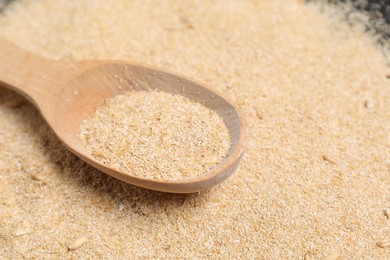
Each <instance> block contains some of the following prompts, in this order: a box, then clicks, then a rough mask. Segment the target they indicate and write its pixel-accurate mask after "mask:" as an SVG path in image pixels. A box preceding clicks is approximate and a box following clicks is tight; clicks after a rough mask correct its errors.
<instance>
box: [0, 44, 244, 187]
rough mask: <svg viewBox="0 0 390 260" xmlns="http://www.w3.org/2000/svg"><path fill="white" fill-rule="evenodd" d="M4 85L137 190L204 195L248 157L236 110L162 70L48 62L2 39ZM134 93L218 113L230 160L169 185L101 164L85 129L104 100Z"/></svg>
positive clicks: (80, 151) (85, 155)
mask: <svg viewBox="0 0 390 260" xmlns="http://www.w3.org/2000/svg"><path fill="white" fill-rule="evenodd" d="M0 83H3V84H5V86H7V87H9V88H10V89H13V90H15V91H17V92H19V93H21V94H22V95H24V96H25V97H26V98H28V99H29V100H30V101H31V102H33V103H34V104H35V105H36V107H37V108H38V109H39V110H40V112H41V113H42V115H43V117H44V118H45V119H46V121H47V122H48V123H49V125H50V126H51V128H52V129H53V130H54V132H55V133H56V135H57V136H58V138H59V139H60V140H61V141H62V142H63V144H64V145H65V146H66V147H67V148H68V149H69V150H70V151H72V152H73V153H74V154H75V155H77V156H78V157H80V158H81V159H82V160H84V161H86V162H87V163H89V164H90V165H92V166H93V167H95V168H97V169H99V170H101V171H103V172H105V173H107V174H109V175H111V176H113V177H115V178H118V179H120V180H122V181H125V182H128V183H131V184H133V185H136V186H140V187H144V188H148V189H152V190H159V191H165V192H175V193H191V192H196V191H201V190H205V189H208V188H210V187H212V186H214V185H216V184H218V183H220V182H221V181H223V180H225V179H226V178H227V177H229V176H230V175H231V174H232V173H233V171H234V170H235V169H236V168H237V166H238V164H239V161H240V160H241V158H242V156H243V152H244V148H245V143H246V137H247V133H246V132H247V128H246V124H245V121H244V119H243V118H242V116H241V115H240V113H239V111H238V110H237V109H236V108H235V107H234V105H232V104H231V103H229V102H228V101H227V100H226V99H224V98H223V97H221V96H220V95H218V94H216V93H215V92H214V91H212V90H211V89H209V88H207V87H205V86H202V85H201V84H199V83H196V82H194V81H192V80H188V79H186V78H183V77H181V76H177V75H174V74H172V73H168V72H164V71H161V70H159V69H153V68H148V67H144V66H140V65H135V64H129V63H126V62H120V61H81V62H71V61H54V60H48V59H45V58H42V57H39V56H36V55H34V54H32V53H30V52H27V51H26V50H23V49H21V48H20V47H18V46H16V45H15V44H13V43H11V42H8V41H6V40H4V39H2V38H0ZM132 89H134V90H143V89H147V90H150V89H159V90H161V91H165V92H171V93H176V94H180V95H183V96H185V97H188V98H191V99H194V100H196V101H198V102H200V103H202V104H204V105H205V106H207V107H209V108H211V109H214V110H215V111H217V112H218V114H219V115H220V116H222V118H223V119H224V122H225V124H226V126H227V127H228V129H229V132H230V134H231V136H232V145H231V147H230V150H229V154H228V156H227V157H226V158H225V159H224V160H223V161H222V162H221V163H220V164H219V165H217V166H216V167H215V168H213V169H212V170H210V171H209V172H207V173H205V174H203V175H201V176H199V177H193V178H183V179H181V180H166V181H165V180H163V181H157V180H150V179H144V178H140V177H135V176H133V175H131V173H126V172H120V171H118V170H115V169H113V168H110V167H108V166H106V165H103V164H102V163H100V162H99V161H97V160H96V159H95V158H94V157H93V156H92V155H91V154H90V153H89V152H88V151H87V150H86V149H85V147H84V145H83V142H82V140H81V138H80V125H81V123H82V122H83V120H84V119H86V118H88V117H89V116H91V115H92V113H93V112H94V111H95V109H96V108H97V107H99V106H101V105H103V104H104V100H105V99H107V98H111V97H113V96H116V95H118V94H121V93H123V92H125V91H128V90H132Z"/></svg>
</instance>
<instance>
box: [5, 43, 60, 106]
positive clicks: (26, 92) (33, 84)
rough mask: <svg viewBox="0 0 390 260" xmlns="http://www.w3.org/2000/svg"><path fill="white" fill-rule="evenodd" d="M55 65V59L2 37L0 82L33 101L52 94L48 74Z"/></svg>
mask: <svg viewBox="0 0 390 260" xmlns="http://www.w3.org/2000/svg"><path fill="white" fill-rule="evenodd" d="M53 65H54V62H53V61H50V60H48V59H45V58H42V57H39V56H36V55H34V54H32V53H30V52H28V51H26V50H24V49H22V48H20V47H19V46H17V45H15V44H14V43H12V42H9V41H7V40H5V39H4V38H1V37H0V84H2V85H5V86H7V87H8V88H10V89H12V90H15V91H17V92H19V93H20V94H22V95H23V96H25V97H26V98H28V99H30V100H31V101H38V100H37V99H40V98H41V97H42V96H47V95H50V83H49V82H46V77H47V76H46V74H47V72H48V71H52V70H53V69H52V68H53V67H55V66H53Z"/></svg>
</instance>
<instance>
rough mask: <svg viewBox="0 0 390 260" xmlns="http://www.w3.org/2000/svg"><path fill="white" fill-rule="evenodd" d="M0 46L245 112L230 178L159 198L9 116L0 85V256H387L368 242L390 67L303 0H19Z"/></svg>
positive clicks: (24, 111)
mask: <svg viewBox="0 0 390 260" xmlns="http://www.w3.org/2000/svg"><path fill="white" fill-rule="evenodd" d="M0 35H1V36H3V37H6V38H8V39H9V40H12V41H14V42H16V43H17V44H19V45H21V46H22V47H24V48H27V49H29V50H31V51H34V52H36V53H38V54H41V55H44V56H46V57H51V58H58V59H59V58H61V59H78V60H80V59H120V60H135V61H138V62H143V63H146V64H151V65H155V66H158V67H164V68H166V69H169V70H172V71H177V72H178V73H181V74H184V75H187V76H190V77H192V78H196V79H198V80H200V81H203V82H205V83H207V84H208V85H210V86H212V87H213V88H215V89H216V90H218V91H221V92H224V93H225V94H226V95H227V96H230V98H231V99H233V100H234V101H236V102H237V103H239V104H240V106H241V109H242V110H243V112H244V113H245V114H246V118H247V122H248V126H249V128H250V138H249V141H248V146H247V152H246V155H245V157H244V159H243V162H242V163H241V165H240V168H239V170H238V171H237V172H236V173H235V174H233V175H232V177H231V178H229V179H227V180H226V181H225V182H223V183H222V184H221V185H219V186H217V187H215V188H213V189H211V190H209V191H205V192H201V193H199V194H191V195H174V194H164V193H159V192H152V191H148V190H144V189H141V188H137V187H133V186H131V185H128V184H125V183H123V182H120V181H118V180H116V179H114V178H111V177H109V176H107V175H106V174H103V173H101V172H99V171H97V170H95V169H93V168H91V167H89V166H88V165H86V164H85V163H83V162H82V161H81V160H79V159H77V158H76V157H75V156H73V155H72V154H71V153H69V152H68V151H67V150H66V148H64V147H63V146H62V145H61V144H60V143H59V141H58V139H57V138H56V137H55V136H54V135H53V133H52V132H51V131H50V129H49V127H48V126H47V125H46V124H45V122H44V121H43V119H42V118H41V117H40V115H39V114H38V112H37V110H36V109H35V108H34V107H33V106H32V105H31V104H29V103H26V104H25V105H23V106H21V107H18V108H15V109H9V108H6V107H4V105H3V104H4V102H6V101H7V100H10V99H11V98H13V97H15V96H16V94H15V93H12V92H11V91H8V90H6V89H5V88H0V122H1V123H0V186H1V192H0V234H4V235H1V236H0V243H1V245H5V246H4V247H0V252H1V253H2V254H3V255H4V256H5V258H23V257H24V258H36V259H43V258H52V259H59V258H69V259H74V258H93V259H98V258H112V259H115V258H136V257H143V258H147V257H150V258H153V257H154V258H157V257H160V258H165V259H167V258H180V257H182V258H207V257H211V256H213V257H214V258H221V259H226V258H236V259H237V258H240V257H242V258H247V259H248V258H249V259H250V258H256V259H302V258H304V255H305V253H306V252H308V251H310V252H313V255H314V256H315V257H316V259H321V258H323V257H326V256H327V255H329V254H330V253H331V252H338V253H339V254H340V255H341V256H342V257H343V259H389V257H390V251H389V248H380V247H378V246H377V245H376V242H378V241H381V240H383V239H388V238H389V237H390V222H389V220H388V219H387V218H386V217H385V216H384V215H383V210H384V209H385V208H389V207H390V194H389V186H390V179H389V167H390V151H389V150H390V146H389V145H390V144H389V142H390V140H389V132H390V125H389V124H390V89H389V86H390V80H389V79H388V78H387V75H389V74H390V67H389V66H388V65H387V61H386V60H385V58H384V56H383V54H382V52H381V51H380V50H379V49H378V46H377V45H375V44H373V41H372V39H370V38H369V37H368V36H367V35H365V34H364V33H362V32H360V31H358V30H357V29H350V28H349V27H348V26H347V25H346V24H345V23H344V22H343V21H342V19H339V18H338V17H337V16H335V15H332V14H323V13H321V12H320V11H319V8H318V7H317V6H315V5H312V4H310V5H306V4H304V3H303V2H302V1H297V0H263V1H252V0H239V1H238V0H237V1H235V0H215V1H191V2H189V1H174V0H169V1H168V0H167V1H151V0H148V1H144V0H142V1H140V0H139V1H138V0H134V1H127V0H117V1H103V0H90V1H87V0H82V1H75V0H71V1H61V0H57V1H50V0H34V1H15V2H12V3H11V4H9V5H7V7H6V9H4V12H3V13H2V15H1V16H0ZM367 100H371V101H372V104H373V106H372V108H371V109H368V108H367V107H366V106H365V101H367ZM256 108H258V109H259V111H260V112H261V114H262V116H261V117H262V118H261V119H260V118H259V117H258V115H257V113H256ZM323 155H326V156H328V158H331V159H332V160H334V161H335V162H336V164H333V163H329V162H328V161H324V159H323ZM36 173H40V174H41V176H42V178H43V179H44V181H45V183H46V184H44V183H42V182H40V181H36V180H33V179H32V178H31V174H36ZM121 205H122V206H121ZM23 225H26V226H29V227H30V228H31V232H30V233H28V234H26V235H23V236H17V237H16V236H14V232H15V231H16V230H17V228H18V227H20V226H23ZM115 227H116V228H118V230H117V232H113V230H114V228H115ZM87 231H88V234H89V235H90V236H89V238H88V242H87V243H85V244H84V245H83V246H82V247H80V248H79V249H77V250H74V251H69V250H68V249H67V245H68V243H69V241H72V240H73V239H74V238H75V236H77V234H80V232H87Z"/></svg>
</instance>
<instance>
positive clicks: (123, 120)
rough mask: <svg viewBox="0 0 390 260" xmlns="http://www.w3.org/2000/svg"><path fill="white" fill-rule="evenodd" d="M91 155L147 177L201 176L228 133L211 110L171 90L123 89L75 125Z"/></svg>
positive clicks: (219, 154)
mask: <svg viewBox="0 0 390 260" xmlns="http://www.w3.org/2000/svg"><path fill="white" fill-rule="evenodd" d="M81 136H82V139H83V141H84V143H85V145H86V147H87V149H88V151H90V152H91V154H92V155H93V156H94V157H95V158H96V159H98V160H99V161H101V162H103V163H104V164H106V165H108V166H111V167H113V168H115V169H117V170H120V171H122V172H125V173H129V174H131V175H133V176H137V177H142V178H148V179H162V180H170V179H174V180H177V179H181V178H188V177H195V176H199V175H201V174H204V173H205V172H207V171H208V170H210V169H211V168H213V167H214V166H215V165H217V164H218V163H219V162H221V160H223V159H224V158H225V157H226V155H227V153H228V150H229V147H230V143H231V142H230V134H229V130H228V129H227V127H226V125H225V124H224V122H223V119H222V118H221V117H220V116H219V115H218V113H217V112H215V111H213V110H211V109H209V108H207V107H205V106H203V105H202V104H200V103H198V102H196V101H193V100H191V99H188V98H186V97H183V96H181V95H177V94H170V93H165V92H161V91H156V90H154V91H129V92H127V93H126V94H124V95H119V96H116V97H114V98H112V99H109V100H106V105H105V106H103V107H100V108H98V109H97V110H96V112H95V114H94V115H93V116H92V117H91V118H89V119H87V120H85V121H84V123H83V125H82V126H81Z"/></svg>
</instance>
